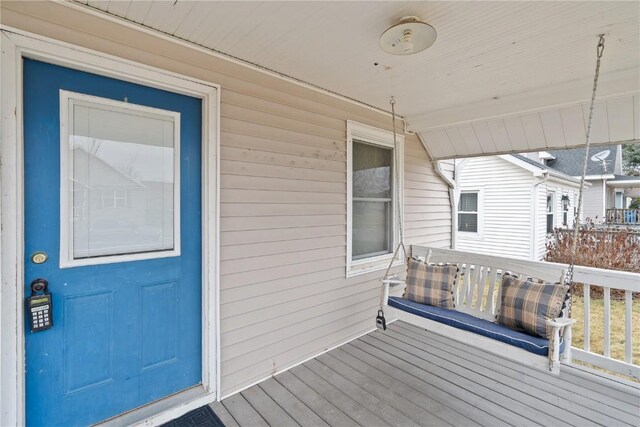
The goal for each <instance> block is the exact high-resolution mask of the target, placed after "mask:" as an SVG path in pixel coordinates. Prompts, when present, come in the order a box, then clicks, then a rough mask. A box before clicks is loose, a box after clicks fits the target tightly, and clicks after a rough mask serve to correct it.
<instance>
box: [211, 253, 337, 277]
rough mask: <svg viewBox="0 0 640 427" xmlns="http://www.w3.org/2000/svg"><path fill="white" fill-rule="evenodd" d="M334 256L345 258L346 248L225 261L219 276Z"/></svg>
mask: <svg viewBox="0 0 640 427" xmlns="http://www.w3.org/2000/svg"><path fill="white" fill-rule="evenodd" d="M336 256H342V257H344V256H346V247H345V246H339V247H333V248H322V249H313V250H307V251H298V252H296V253H295V254H291V253H284V254H273V255H260V256H258V255H252V256H250V257H248V258H245V259H235V260H227V261H225V262H224V263H222V264H221V265H220V274H221V275H228V274H233V273H243V272H250V271H257V270H264V269H267V268H275V267H281V266H287V265H296V264H300V263H303V262H307V261H316V260H323V259H330V258H334V257H336Z"/></svg>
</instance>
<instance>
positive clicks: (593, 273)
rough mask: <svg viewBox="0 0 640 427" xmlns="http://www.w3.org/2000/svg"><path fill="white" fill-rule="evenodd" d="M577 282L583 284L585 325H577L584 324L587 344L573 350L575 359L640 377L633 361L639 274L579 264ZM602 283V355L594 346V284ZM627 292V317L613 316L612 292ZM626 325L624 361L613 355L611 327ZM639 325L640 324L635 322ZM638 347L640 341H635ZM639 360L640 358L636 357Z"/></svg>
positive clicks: (625, 295)
mask: <svg viewBox="0 0 640 427" xmlns="http://www.w3.org/2000/svg"><path fill="white" fill-rule="evenodd" d="M573 279H574V282H576V283H583V284H584V288H583V300H584V314H583V319H582V322H581V323H582V324H581V325H579V324H577V325H574V328H576V327H582V329H583V337H584V344H583V348H582V349H580V348H575V347H574V349H573V352H572V354H573V359H575V360H580V361H582V362H585V363H589V364H592V365H595V366H598V367H601V368H604V369H608V370H610V371H614V372H618V373H621V374H624V375H628V376H630V377H633V378H635V379H637V380H640V366H639V365H638V364H634V360H633V348H634V346H633V344H634V342H633V327H634V323H633V304H634V302H635V303H636V304H640V301H634V298H633V294H634V293H639V292H640V274H638V273H630V272H626V271H615V270H604V269H601V268H590V267H582V266H576V267H575V268H574V275H573ZM592 286H600V287H602V290H603V304H604V316H603V317H604V318H603V320H602V321H603V329H604V331H603V333H604V337H603V339H604V342H603V354H598V353H595V352H593V351H592V349H591V328H592V321H593V319H592V316H591V287H592ZM612 290H622V291H624V306H625V309H624V313H625V314H624V319H622V318H612V317H611V291H612ZM623 325H624V360H619V359H614V358H612V357H611V330H612V328H616V329H620V328H621V327H622V326H623ZM635 327H636V328H638V327H640V325H639V324H636V325H635ZM635 344H636V347H637V346H639V345H640V343H635ZM636 363H638V361H637V360H636Z"/></svg>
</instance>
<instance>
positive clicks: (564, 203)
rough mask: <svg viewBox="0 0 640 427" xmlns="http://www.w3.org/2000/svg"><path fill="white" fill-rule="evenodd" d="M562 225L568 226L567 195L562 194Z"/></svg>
mask: <svg viewBox="0 0 640 427" xmlns="http://www.w3.org/2000/svg"><path fill="white" fill-rule="evenodd" d="M562 225H563V226H565V227H568V226H569V196H568V195H566V194H565V195H563V196H562Z"/></svg>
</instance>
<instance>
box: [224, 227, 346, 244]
mask: <svg viewBox="0 0 640 427" xmlns="http://www.w3.org/2000/svg"><path fill="white" fill-rule="evenodd" d="M325 236H344V237H345V241H346V228H345V227H344V226H329V227H310V228H304V227H303V228H287V229H275V230H252V231H246V230H242V231H227V232H222V233H220V245H221V246H223V247H224V246H230V245H244V244H252V243H265V242H281V241H287V240H296V239H310V238H314V237H325Z"/></svg>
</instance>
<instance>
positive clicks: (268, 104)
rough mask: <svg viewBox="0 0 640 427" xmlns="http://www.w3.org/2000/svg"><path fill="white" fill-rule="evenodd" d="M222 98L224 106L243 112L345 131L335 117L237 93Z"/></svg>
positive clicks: (343, 126) (341, 121) (343, 123)
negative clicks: (292, 119) (258, 113)
mask: <svg viewBox="0 0 640 427" xmlns="http://www.w3.org/2000/svg"><path fill="white" fill-rule="evenodd" d="M225 95H226V96H225V97H224V105H229V106H234V107H240V108H242V109H245V110H251V111H256V112H260V113H266V114H269V115H275V116H279V117H284V118H291V117H295V120H298V121H302V122H305V123H308V124H311V125H313V126H322V127H324V128H328V129H337V130H339V131H342V130H344V129H345V122H344V120H340V119H337V118H335V117H330V116H325V115H324V114H319V113H315V112H309V111H305V110H300V109H297V108H292V107H289V106H287V105H283V104H280V103H278V102H272V101H267V100H264V99H261V98H256V97H255V96H248V95H242V94H239V93H237V92H232V91H230V92H228V93H226V94H225Z"/></svg>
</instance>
